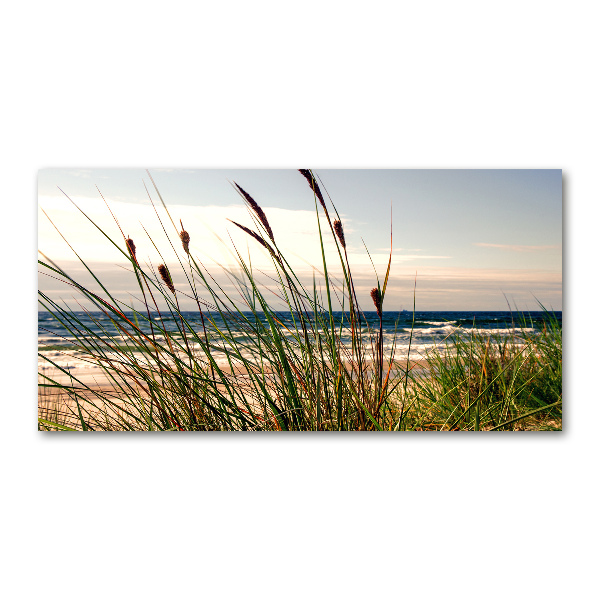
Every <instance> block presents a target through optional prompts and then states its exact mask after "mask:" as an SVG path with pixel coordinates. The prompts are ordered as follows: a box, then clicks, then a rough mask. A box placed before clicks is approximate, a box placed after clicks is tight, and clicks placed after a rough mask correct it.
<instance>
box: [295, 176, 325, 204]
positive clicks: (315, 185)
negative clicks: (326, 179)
mask: <svg viewBox="0 0 600 600" xmlns="http://www.w3.org/2000/svg"><path fill="white" fill-rule="evenodd" d="M298 171H300V173H301V174H302V175H304V177H305V178H306V181H308V185H310V189H311V190H312V191H313V192H314V193H315V195H316V196H317V198H318V199H319V202H320V203H321V206H322V207H323V208H324V209H325V211H327V207H326V206H325V200H323V194H321V188H319V184H318V183H317V182H316V181H315V178H314V177H313V174H312V172H311V170H310V169H298Z"/></svg>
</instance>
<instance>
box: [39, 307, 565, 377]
mask: <svg viewBox="0 0 600 600" xmlns="http://www.w3.org/2000/svg"><path fill="white" fill-rule="evenodd" d="M124 314H125V315H126V316H127V317H128V318H129V319H130V320H131V321H132V322H134V315H133V313H131V312H129V313H128V312H125V313H124ZM182 314H183V316H184V317H185V319H186V320H187V322H188V323H190V325H191V326H192V327H193V328H194V329H195V330H196V331H198V332H199V334H201V335H203V333H202V332H203V329H202V322H201V317H200V313H199V312H198V311H187V312H186V311H183V312H182ZM244 314H245V315H246V316H248V317H249V318H252V319H255V317H254V316H252V313H244ZM552 314H553V315H554V317H555V318H556V320H557V322H558V323H559V324H561V325H562V311H554V312H553V313H552ZM74 315H75V316H76V317H77V319H78V320H79V321H80V322H81V323H82V325H83V326H85V327H87V328H89V330H90V331H92V332H93V333H95V334H98V335H99V336H101V337H104V338H107V337H109V336H112V337H113V339H114V338H115V337H116V338H117V339H119V340H121V341H122V343H123V344H124V345H126V344H127V340H126V338H125V337H120V334H119V333H118V332H117V331H116V329H115V327H114V325H112V324H111V321H110V319H109V318H108V317H107V316H105V315H104V314H103V313H101V312H92V313H89V314H88V313H86V312H83V311H79V312H74ZM150 315H151V318H152V319H153V320H154V321H159V320H160V319H161V317H159V316H158V314H157V313H155V314H153V313H150ZM208 316H209V315H207V313H205V314H204V318H205V322H206V325H207V329H208V331H209V336H210V338H211V340H215V341H217V343H218V336H217V335H216V333H215V328H217V329H218V328H221V327H222V326H223V325H224V324H223V321H222V319H221V318H220V316H219V315H218V314H210V318H211V319H213V321H214V325H211V324H210V323H209V322H208V318H207V317H208ZM333 316H334V320H335V322H336V323H337V324H339V323H341V322H342V318H343V314H342V313H341V312H334V313H333ZM92 317H93V318H92ZM261 319H263V321H264V322H265V323H266V319H265V318H264V316H261ZM279 319H280V321H281V322H282V323H289V321H290V315H289V313H287V314H281V315H279ZM365 319H366V323H365ZM547 320H548V313H545V312H542V311H534V312H526V313H521V312H509V311H421V312H415V313H413V312H412V311H398V312H394V311H386V312H384V315H383V346H384V354H385V355H386V356H390V354H391V353H392V351H393V352H394V357H395V358H396V359H398V360H401V359H405V358H406V357H408V356H409V353H410V358H413V359H418V358H423V357H425V356H426V355H427V353H428V352H431V351H434V350H435V349H441V348H445V347H446V345H447V343H449V342H450V341H451V339H452V336H453V334H459V335H470V333H471V332H472V330H474V329H475V330H477V331H478V332H480V333H482V334H483V335H485V334H497V335H499V336H502V337H503V336H510V335H512V334H513V332H514V326H517V327H518V330H519V331H522V332H524V333H533V332H535V331H536V330H540V329H541V328H542V327H543V326H544V322H545V321H547ZM162 321H163V323H164V327H165V328H166V329H167V330H169V331H172V332H174V335H175V337H177V336H178V335H180V334H179V333H178V330H177V322H176V320H175V319H173V318H172V317H164V315H163V317H162ZM138 323H139V326H140V328H141V329H142V330H143V331H144V332H145V333H146V334H148V335H150V325H149V324H148V322H147V321H143V320H141V319H139V318H138ZM345 323H346V324H348V322H347V318H346V320H345ZM369 329H370V330H371V331H375V332H377V331H378V330H379V317H378V316H377V313H375V312H366V313H364V317H363V323H362V331H363V334H364V335H367V336H368V335H369ZM232 334H233V336H234V337H235V338H236V340H237V341H239V342H240V344H241V345H242V346H244V344H245V343H246V342H248V341H250V340H248V337H247V332H245V331H243V330H242V329H235V328H234V329H233V330H232ZM157 341H158V342H159V343H160V342H161V338H160V337H158V338H157ZM163 341H164V340H163ZM349 341H350V329H349V328H347V327H343V328H342V342H345V343H349ZM192 346H193V348H194V349H195V350H198V349H199V348H200V346H199V345H198V344H195V345H194V344H193V345H192ZM38 353H39V354H38V355H39V360H38V366H39V372H40V373H42V374H44V373H48V372H52V371H54V372H56V371H57V369H56V367H54V366H53V365H51V364H50V363H48V361H47V360H45V358H48V359H50V360H52V361H53V362H54V363H55V364H56V365H58V366H59V367H61V369H64V370H65V371H67V372H76V371H77V370H79V371H81V372H83V371H84V370H85V372H86V373H87V374H88V375H89V374H91V375H92V376H93V375H94V371H95V370H97V371H100V369H99V367H96V366H94V365H92V364H90V362H89V361H87V360H86V359H85V356H84V355H82V354H81V353H80V352H79V351H78V350H77V347H76V339H75V337H74V336H73V335H72V334H71V333H70V332H69V331H68V330H67V329H66V328H65V327H64V326H63V325H62V324H61V323H60V322H59V321H58V320H57V319H56V318H55V317H54V316H52V315H51V314H50V313H48V312H39V313H38ZM212 355H213V358H214V359H215V360H216V361H217V362H218V363H221V364H226V363H227V360H226V358H225V354H224V353H222V352H219V351H218V350H215V351H214V352H212ZM245 358H246V359H248V360H253V356H252V352H251V350H247V351H245Z"/></svg>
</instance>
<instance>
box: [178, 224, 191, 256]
mask: <svg viewBox="0 0 600 600" xmlns="http://www.w3.org/2000/svg"><path fill="white" fill-rule="evenodd" d="M179 237H180V238H181V245H182V246H183V249H184V250H185V253H186V254H189V253H190V234H189V233H188V232H187V231H186V230H185V229H182V230H181V233H180V234H179Z"/></svg>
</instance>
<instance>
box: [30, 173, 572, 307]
mask: <svg viewBox="0 0 600 600" xmlns="http://www.w3.org/2000/svg"><path fill="white" fill-rule="evenodd" d="M315 173H316V174H317V175H318V176H319V178H320V179H321V181H322V188H324V189H326V191H327V192H328V193H329V195H330V197H331V200H332V201H333V203H334V205H335V207H336V208H337V210H338V212H339V214H340V216H341V220H342V223H343V226H344V231H345V237H346V242H347V247H348V256H349V261H350V265H351V268H352V272H353V277H354V281H355V283H356V286H357V291H358V297H359V302H360V303H361V305H362V306H363V308H364V309H366V310H370V308H371V307H370V303H371V300H370V298H369V290H370V289H371V288H372V287H374V286H375V285H376V283H377V275H378V276H379V278H380V280H381V281H382V280H383V278H384V276H385V270H386V267H387V262H388V258H389V252H390V229H391V231H392V235H393V240H392V266H391V272H390V280H389V283H388V291H387V293H386V299H385V306H384V309H387V310H400V309H403V308H404V309H407V310H411V309H412V307H413V300H414V301H415V305H416V309H417V310H473V311H475V310H507V308H508V307H509V306H510V307H511V308H518V309H522V310H536V309H537V308H538V304H537V301H538V300H539V302H541V303H542V304H543V305H544V306H545V307H546V308H552V309H554V310H562V172H561V171H560V170H550V169H546V170H525V169H523V170H487V169H481V170H458V169H456V170H453V169H451V170H425V169H421V170H414V169H413V170H389V169H387V170H378V169H364V170H342V169H315ZM150 174H151V175H152V177H153V178H154V181H155V183H156V185H157V187H158V189H159V191H160V193H161V196H162V198H163V200H164V201H165V203H166V204H167V206H168V207H169V211H170V213H171V216H172V217H173V219H174V220H175V221H176V222H177V223H178V222H179V219H181V221H182V222H183V224H184V226H185V229H186V230H187V231H188V232H189V233H190V236H191V242H190V249H191V252H192V253H193V254H194V255H195V256H198V257H199V258H201V260H202V262H203V264H205V265H206V266H207V268H208V269H209V270H210V272H211V273H212V274H213V275H215V276H216V277H217V278H218V280H219V281H220V282H223V284H224V285H228V283H227V281H228V280H227V279H226V277H225V276H224V275H222V274H221V273H222V268H223V266H225V267H227V268H229V269H234V270H235V268H236V266H235V262H236V259H235V255H234V253H233V249H234V245H235V248H237V249H238V250H239V251H240V252H241V253H242V254H243V255H244V256H245V257H248V256H249V257H250V258H251V260H252V265H253V266H254V267H255V268H256V269H259V270H260V271H263V272H264V274H265V275H264V276H265V277H267V276H268V274H269V271H270V270H271V269H272V263H271V260H270V258H269V256H268V254H267V253H266V251H264V250H263V249H262V248H260V247H259V246H258V245H257V244H256V243H255V242H254V241H253V240H250V239H249V238H248V236H247V235H246V234H245V233H243V232H241V231H239V230H237V228H236V227H235V226H233V225H232V224H231V223H230V222H229V221H228V219H231V220H234V221H237V222H239V223H241V224H243V225H245V226H247V227H250V228H253V229H255V225H254V223H253V220H252V217H251V215H250V214H249V212H248V209H247V208H246V207H245V206H244V203H243V201H242V199H241V197H240V196H239V194H238V193H237V192H236V190H235V189H234V188H233V187H232V183H231V182H234V181H235V182H236V183H238V184H239V185H240V186H241V187H242V188H244V189H245V190H246V191H247V192H248V193H249V194H250V195H251V196H252V197H253V198H254V199H255V200H256V201H257V202H258V204H259V205H260V206H261V207H262V208H263V209H264V211H265V214H266V215H267V218H268V220H269V222H270V224H271V227H272V229H273V232H274V235H275V239H276V241H277V243H278V245H279V247H280V248H281V249H282V250H283V251H284V254H285V255H286V257H287V258H288V260H289V262H290V263H291V264H292V265H293V267H294V269H295V270H297V272H298V273H299V274H300V276H301V277H302V278H303V280H304V281H306V282H307V283H309V284H310V282H312V277H313V273H315V272H316V273H317V277H318V276H319V275H318V274H319V272H322V268H323V265H322V258H321V251H320V245H319V242H318V234H317V231H318V229H317V227H318V225H317V217H316V213H315V201H314V196H313V194H312V191H311V190H310V188H309V187H308V184H307V182H306V180H305V179H304V178H303V177H302V176H301V175H300V174H299V173H298V172H297V171H295V170H287V169H277V170H263V169H253V170H235V169H211V170H203V169H151V170H150ZM144 183H145V184H146V187H147V189H148V192H149V193H150V196H151V198H152V200H153V202H154V203H155V205H156V207H157V211H158V216H159V217H160V218H161V219H162V223H163V225H164V227H165V229H166V231H167V234H168V235H169V236H170V237H171V238H172V239H174V242H175V244H174V245H175V246H176V248H177V249H178V250H179V248H180V246H179V241H178V239H177V238H176V234H175V230H174V228H173V225H172V224H171V222H170V220H169V217H168V216H167V215H166V213H165V211H164V209H163V208H162V205H161V204H160V201H159V200H158V196H157V194H156V192H155V190H154V187H153V185H152V183H151V181H150V178H149V176H148V174H147V173H146V171H145V170H142V169H43V170H40V171H39V173H38V200H39V202H38V205H39V210H38V248H39V250H40V251H41V252H43V253H44V254H45V255H46V256H48V257H49V258H51V259H52V260H53V261H55V262H57V263H58V264H59V265H60V266H61V267H63V268H64V269H65V270H66V271H67V272H69V273H73V274H74V275H75V276H77V277H80V278H81V280H82V281H88V279H89V278H88V279H86V275H85V272H84V269H83V267H82V266H81V264H80V263H78V261H77V259H76V257H75V256H74V254H73V251H72V250H71V249H70V248H69V246H68V245H67V244H66V243H65V241H64V240H63V239H62V238H61V237H60V235H59V234H58V233H57V232H56V229H55V228H54V227H53V225H52V224H51V223H50V221H49V220H48V218H47V217H46V216H45V215H44V213H43V212H42V210H41V209H43V210H44V211H45V212H46V213H47V215H48V216H49V217H50V219H52V222H53V223H54V225H55V226H56V227H57V228H58V229H59V230H60V231H61V233H63V235H64V236H65V237H66V238H67V239H68V241H69V243H70V244H71V245H72V246H73V249H74V250H75V251H76V252H77V253H78V254H79V255H80V256H81V258H83V259H84V260H85V261H86V262H87V263H88V264H89V266H91V267H92V268H93V270H94V271H95V272H97V273H99V274H100V276H101V277H100V278H101V280H102V282H103V283H104V284H105V285H106V286H107V287H109V288H111V289H112V290H116V291H117V292H116V293H117V296H118V297H119V298H121V299H128V298H130V296H129V292H135V285H136V284H135V279H133V276H132V275H131V273H129V272H127V270H125V269H124V268H122V267H125V266H126V262H125V260H124V258H123V257H122V255H120V254H119V253H118V251H117V250H116V249H115V248H113V247H111V245H110V243H108V242H107V240H106V238H104V237H103V236H102V234H100V233H99V232H98V230H97V229H96V228H95V227H94V226H93V225H92V224H91V223H90V222H89V221H88V220H87V219H86V217H85V216H83V215H82V214H81V213H80V212H79V210H78V209H77V208H76V207H75V206H74V205H73V203H72V202H71V200H72V201H73V202H74V203H75V204H76V205H77V206H79V208H81V210H83V211H84V212H85V213H86V214H87V215H88V216H89V217H90V218H91V219H92V220H94V222H96V223H97V224H98V225H99V226H100V227H102V228H103V229H104V230H105V231H106V232H107V233H108V234H109V235H110V236H111V237H112V238H113V239H114V240H115V241H119V240H120V243H121V244H122V240H123V238H122V235H121V233H120V231H119V229H118V227H117V225H116V224H115V222H114V220H113V218H112V216H111V214H110V211H109V210H108V208H107V206H106V204H105V203H104V201H103V200H102V198H101V196H100V193H101V194H102V196H103V197H104V199H105V200H106V202H107V203H108V206H109V207H110V209H111V210H112V212H113V214H114V215H115V216H116V217H117V219H118V221H119V223H120V225H121V228H122V229H123V232H124V234H125V235H128V236H130V237H131V238H132V239H133V240H134V242H135V244H136V247H137V252H138V258H140V259H141V260H142V261H147V262H148V264H152V265H154V267H156V265H157V264H160V262H163V259H164V260H165V261H166V264H167V265H168V266H169V267H170V270H171V273H172V275H173V278H174V281H175V285H176V287H177V286H178V285H180V286H182V287H184V286H186V285H187V283H186V281H185V278H184V276H183V274H182V273H179V272H178V271H180V270H181V269H180V267H179V266H178V262H177V259H176V256H175V254H174V252H173V250H172V249H171V247H170V245H169V243H168V241H167V239H166V237H165V232H164V231H163V229H162V226H161V223H160V221H159V218H158V217H157V214H156V212H155V210H154V208H153V207H152V204H151V202H150V200H149V196H148V192H147V191H146V188H145V187H144ZM61 190H62V191H61ZM65 194H66V195H68V197H69V198H70V199H71V200H69V199H68V198H67V196H66V195H65ZM322 218H323V217H322V215H321V219H322ZM321 223H322V225H323V226H326V222H324V221H321ZM149 238H152V240H153V241H154V243H155V244H156V246H157V248H158V249H159V250H160V252H161V254H162V257H161V255H159V253H158V250H157V249H156V248H155V247H154V245H153V243H152V241H151V240H150V239H149ZM365 247H366V248H368V250H369V254H370V257H371V259H372V261H373V264H371V259H369V255H368V254H367V251H366V250H365ZM326 256H327V258H328V268H329V269H330V270H332V271H333V273H334V275H335V274H336V269H335V268H334V267H333V266H332V265H333V264H334V263H335V257H336V252H335V246H334V244H333V241H332V240H331V238H330V237H327V236H326ZM374 269H375V270H374ZM339 272H340V270H339V268H338V269H337V273H339ZM265 281H267V279H265ZM415 285H416V287H415ZM39 287H40V289H42V290H44V291H45V292H47V293H48V294H49V295H50V296H51V297H53V298H63V299H66V300H67V301H70V300H69V298H72V296H73V295H72V292H71V291H70V290H67V289H66V288H65V287H64V286H61V285H60V284H58V282H56V281H55V280H51V279H49V278H48V277H46V276H43V275H40V276H39ZM186 308H189V309H192V308H194V307H193V306H192V305H191V304H190V305H189V306H188V305H187V304H186V303H185V301H184V302H183V303H182V309H186Z"/></svg>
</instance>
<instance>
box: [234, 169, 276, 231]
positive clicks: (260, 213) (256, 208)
mask: <svg viewBox="0 0 600 600" xmlns="http://www.w3.org/2000/svg"><path fill="white" fill-rule="evenodd" d="M233 183H234V184H235V187H236V188H237V189H238V190H239V192H240V194H242V196H243V197H244V199H245V200H246V202H247V203H248V204H249V205H250V208H251V209H252V210H253V211H254V212H255V213H256V216H257V217H258V218H259V219H260V222H261V223H262V224H263V227H264V228H265V230H266V232H267V234H268V235H269V237H270V238H271V241H272V242H274V241H275V238H274V237H273V231H272V230H271V226H270V225H269V221H268V220H267V215H265V213H264V211H263V209H262V208H261V207H260V206H259V205H258V203H257V202H256V200H254V198H252V196H251V195H250V194H249V193H248V192H246V191H245V190H244V189H242V188H241V187H240V186H239V185H238V184H237V183H235V181H234V182H233Z"/></svg>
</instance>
